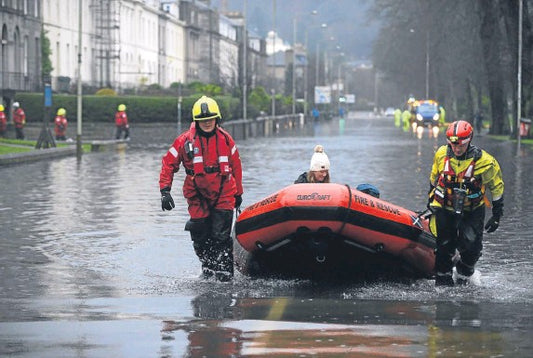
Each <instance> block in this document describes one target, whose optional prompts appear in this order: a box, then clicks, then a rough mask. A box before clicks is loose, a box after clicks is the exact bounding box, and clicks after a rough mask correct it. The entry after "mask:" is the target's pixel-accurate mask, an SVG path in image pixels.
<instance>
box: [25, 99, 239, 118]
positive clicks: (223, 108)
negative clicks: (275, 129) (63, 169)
mask: <svg viewBox="0 0 533 358" xmlns="http://www.w3.org/2000/svg"><path fill="white" fill-rule="evenodd" d="M200 97H201V94H195V95H191V96H187V97H183V98H182V102H181V120H182V122H185V123H187V122H190V121H191V109H192V105H193V104H194V102H195V101H196V100H197V99H198V98H200ZM214 99H215V100H216V101H217V103H218V105H219V107H220V112H221V114H222V119H223V120H231V119H238V118H239V116H240V113H241V108H240V106H241V104H240V101H239V99H237V98H233V97H230V96H216V97H214ZM15 100H16V101H18V102H20V106H21V107H22V108H23V109H24V112H26V120H27V122H40V121H42V120H43V111H44V98H43V94H42V93H18V94H17V95H16V98H15ZM121 103H123V104H125V105H126V112H127V114H128V119H129V121H130V122H176V120H177V118H178V99H177V98H176V97H146V96H142V97H141V96H94V95H91V96H83V102H82V108H83V121H84V122H114V116H115V112H116V110H117V107H118V105H119V104H121ZM61 107H63V108H65V109H66V111H67V118H68V119H69V120H71V121H72V120H74V119H75V118H77V97H76V96H74V95H64V94H54V95H53V97H52V107H51V108H50V109H49V115H48V117H49V118H50V121H52V120H53V118H54V116H55V114H56V112H57V109H58V108H61Z"/></svg>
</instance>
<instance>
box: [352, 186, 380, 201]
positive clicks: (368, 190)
mask: <svg viewBox="0 0 533 358" xmlns="http://www.w3.org/2000/svg"><path fill="white" fill-rule="evenodd" d="M355 189H357V190H359V191H361V192H363V193H365V194H368V195H372V196H373V197H374V198H379V189H378V188H376V187H375V186H374V185H372V184H367V183H363V184H359V185H358V186H357V188H355Z"/></svg>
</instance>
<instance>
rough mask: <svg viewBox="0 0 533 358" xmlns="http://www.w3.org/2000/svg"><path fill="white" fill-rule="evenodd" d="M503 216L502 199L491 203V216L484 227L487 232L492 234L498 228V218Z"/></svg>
mask: <svg viewBox="0 0 533 358" xmlns="http://www.w3.org/2000/svg"><path fill="white" fill-rule="evenodd" d="M502 215H503V197H502V198H500V199H498V200H495V201H493V202H492V216H491V218H490V219H489V221H487V224H486V225H485V230H487V232H494V231H496V229H497V228H498V226H500V218H501V217H502Z"/></svg>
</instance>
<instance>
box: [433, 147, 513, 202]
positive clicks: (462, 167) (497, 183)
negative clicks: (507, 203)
mask: <svg viewBox="0 0 533 358" xmlns="http://www.w3.org/2000/svg"><path fill="white" fill-rule="evenodd" d="M448 148H449V146H448V145H443V146H441V147H440V148H439V149H438V150H437V152H436V153H435V157H434V158H433V166H432V167H431V174H430V176H429V181H430V183H431V185H432V186H434V187H435V189H434V190H433V192H432V193H430V196H431V195H433V196H436V195H437V194H438V193H437V191H439V190H441V193H444V195H445V199H450V198H446V196H450V195H451V191H450V190H449V189H450V187H443V185H442V183H443V182H445V183H447V184H450V183H452V182H455V183H457V184H456V186H457V187H459V186H461V185H463V186H464V187H465V188H466V190H467V198H466V200H465V206H464V209H465V210H472V209H475V208H477V207H479V206H481V205H484V200H474V198H475V195H476V194H477V193H476V192H475V191H476V189H475V188H477V187H480V188H481V194H482V195H483V194H484V193H485V189H489V190H490V192H491V194H492V201H496V200H499V199H501V198H502V196H503V191H504V183H503V177H502V171H501V169H500V165H499V163H498V161H497V160H496V159H495V158H494V157H493V156H492V155H490V154H489V153H487V152H486V151H484V150H482V149H479V148H477V147H476V146H473V145H470V146H469V148H468V150H467V151H466V153H465V154H464V155H463V156H461V159H458V158H456V157H455V156H454V154H453V152H452V150H451V148H450V149H448ZM447 158H448V160H447ZM476 159H477V160H476ZM447 161H448V163H449V165H450V167H451V170H452V171H453V172H454V173H455V174H460V173H463V174H464V173H465V172H467V171H468V168H469V166H470V165H471V164H472V161H475V163H474V167H473V168H474V170H473V175H472V176H471V178H473V181H470V182H475V183H476V185H466V184H465V183H463V184H461V183H460V181H461V177H462V175H455V176H453V175H452V176H446V175H444V174H443V173H444V172H445V168H444V166H445V163H446V162H447ZM439 179H440V180H439ZM451 186H453V184H452V185H451ZM468 195H470V196H471V199H472V200H469V198H468ZM445 201H446V200H445ZM470 202H472V203H473V204H474V205H472V206H469V203H470ZM430 205H431V206H433V207H442V205H441V204H440V203H439V202H438V201H437V198H434V199H433V201H432V202H431V203H430ZM445 209H448V210H453V208H452V207H451V206H448V205H445Z"/></svg>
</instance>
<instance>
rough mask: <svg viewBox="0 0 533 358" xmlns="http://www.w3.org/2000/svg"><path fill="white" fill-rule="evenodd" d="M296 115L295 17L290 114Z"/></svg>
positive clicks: (293, 25) (294, 19)
mask: <svg viewBox="0 0 533 358" xmlns="http://www.w3.org/2000/svg"><path fill="white" fill-rule="evenodd" d="M295 113H296V17H294V18H293V19H292V114H293V115H294V114H295Z"/></svg>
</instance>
